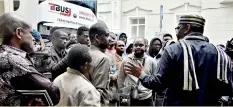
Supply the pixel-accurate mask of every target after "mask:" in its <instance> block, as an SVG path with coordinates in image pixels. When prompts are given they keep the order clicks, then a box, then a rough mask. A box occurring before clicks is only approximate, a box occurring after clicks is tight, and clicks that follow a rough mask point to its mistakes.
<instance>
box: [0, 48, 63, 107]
mask: <svg viewBox="0 0 233 107" xmlns="http://www.w3.org/2000/svg"><path fill="white" fill-rule="evenodd" d="M0 59H1V60H0V106H19V105H27V103H28V102H25V101H24V100H21V99H22V96H21V94H20V93H19V92H18V91H17V90H46V91H47V92H48V94H49V96H50V97H51V100H52V102H53V104H54V105H55V104H57V103H58V102H59V99H60V96H59V89H58V88H57V87H55V86H54V85H53V84H52V82H50V81H49V79H47V78H45V77H44V76H43V75H42V74H40V73H39V72H37V70H36V69H35V68H34V66H33V64H32V62H31V61H30V60H29V59H30V58H29V57H28V55H27V53H26V52H25V51H23V50H20V49H18V48H15V47H11V46H6V45H1V46H0ZM21 101H23V102H21ZM24 103H25V104H24Z"/></svg>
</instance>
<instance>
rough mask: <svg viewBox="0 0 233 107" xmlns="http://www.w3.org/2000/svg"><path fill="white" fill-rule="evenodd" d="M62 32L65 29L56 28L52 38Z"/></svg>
mask: <svg viewBox="0 0 233 107" xmlns="http://www.w3.org/2000/svg"><path fill="white" fill-rule="evenodd" d="M60 32H63V30H61V29H57V30H55V31H54V32H53V33H52V35H51V37H52V38H54V37H56V36H57V35H58V34H59V33H60Z"/></svg>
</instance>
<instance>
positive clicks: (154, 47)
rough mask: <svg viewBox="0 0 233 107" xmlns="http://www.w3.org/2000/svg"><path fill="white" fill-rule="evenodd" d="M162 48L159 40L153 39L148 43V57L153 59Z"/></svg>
mask: <svg viewBox="0 0 233 107" xmlns="http://www.w3.org/2000/svg"><path fill="white" fill-rule="evenodd" d="M161 47H162V41H161V40H160V39H159V38H153V39H152V40H151V42H150V47H149V56H151V57H152V58H154V57H155V56H156V55H157V54H158V53H159V50H160V49H161Z"/></svg>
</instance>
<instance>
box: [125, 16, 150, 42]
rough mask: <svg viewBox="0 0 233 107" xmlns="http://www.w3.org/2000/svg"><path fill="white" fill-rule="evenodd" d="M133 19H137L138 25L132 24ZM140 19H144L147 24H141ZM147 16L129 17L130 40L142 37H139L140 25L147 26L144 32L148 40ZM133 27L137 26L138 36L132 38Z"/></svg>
mask: <svg viewBox="0 0 233 107" xmlns="http://www.w3.org/2000/svg"><path fill="white" fill-rule="evenodd" d="M132 19H137V22H138V23H137V24H131V20H132ZM139 19H144V20H145V24H139ZM146 19H147V18H146V16H128V17H127V31H128V34H129V38H130V39H134V38H137V37H140V36H139V25H144V26H145V31H144V38H146V31H147V28H146V26H147V20H146ZM132 26H137V35H136V36H132Z"/></svg>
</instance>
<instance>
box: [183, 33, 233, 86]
mask: <svg viewBox="0 0 233 107" xmlns="http://www.w3.org/2000/svg"><path fill="white" fill-rule="evenodd" d="M186 39H198V40H204V38H203V37H202V36H186V37H185V38H184V39H183V40H181V41H180V43H181V46H182V48H183V54H184V68H183V70H184V86H183V90H186V91H192V90H193V88H195V90H198V89H199V88H200V87H199V84H198V81H197V76H196V70H195V63H194V59H193V53H192V48H191V45H190V44H188V43H187V42H186ZM215 48H216V50H217V54H218V58H217V77H216V78H217V79H218V80H220V81H222V82H225V83H228V80H227V77H228V75H227V68H228V66H230V64H231V62H230V58H228V57H227V55H226V53H225V52H224V51H223V50H222V49H221V48H218V47H217V46H215ZM193 83H194V84H193Z"/></svg>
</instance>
